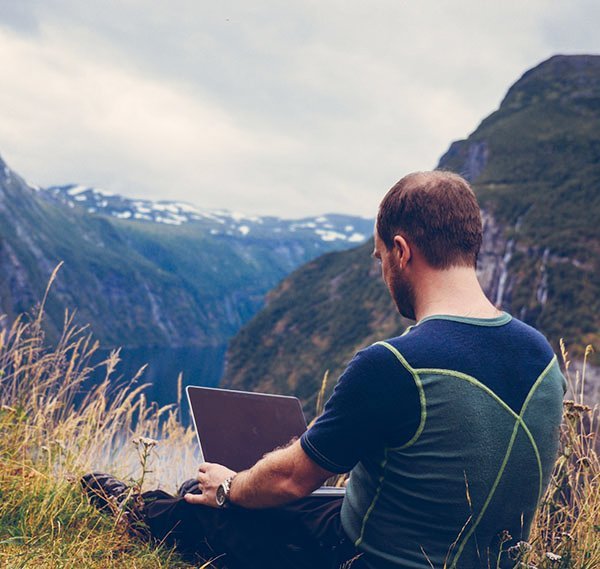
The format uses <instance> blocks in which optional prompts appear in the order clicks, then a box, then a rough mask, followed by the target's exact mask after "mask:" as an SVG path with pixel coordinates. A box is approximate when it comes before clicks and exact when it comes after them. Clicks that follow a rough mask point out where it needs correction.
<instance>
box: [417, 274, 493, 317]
mask: <svg viewBox="0 0 600 569" xmlns="http://www.w3.org/2000/svg"><path fill="white" fill-rule="evenodd" d="M420 277H421V278H419V280H418V283H416V284H415V316H416V320H417V322H418V321H419V320H422V319H423V318H427V317H428V316H434V315H439V314H446V315H452V316H463V317H471V318H495V317H497V316H499V315H500V314H502V312H501V311H500V310H498V309H497V308H496V307H495V306H494V305H493V304H492V303H491V302H490V301H489V300H488V298H487V297H486V296H485V294H484V292H483V290H482V289H481V285H480V284H479V281H478V280H477V275H476V274H475V270H474V269H472V268H469V267H451V268H450V269H446V270H443V271H440V270H431V269H429V270H426V271H425V274H423V275H420Z"/></svg>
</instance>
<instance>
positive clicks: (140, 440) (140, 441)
mask: <svg viewBox="0 0 600 569" xmlns="http://www.w3.org/2000/svg"><path fill="white" fill-rule="evenodd" d="M131 442H132V443H133V444H134V445H135V446H136V447H137V446H139V445H142V446H144V447H147V448H152V447H155V446H156V445H157V444H158V441H156V440H154V439H151V438H149V437H136V438H135V439H133V440H132V441H131Z"/></svg>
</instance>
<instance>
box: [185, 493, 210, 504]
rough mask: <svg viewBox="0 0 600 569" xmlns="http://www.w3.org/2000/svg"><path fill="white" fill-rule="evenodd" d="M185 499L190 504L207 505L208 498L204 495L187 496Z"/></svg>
mask: <svg viewBox="0 0 600 569" xmlns="http://www.w3.org/2000/svg"><path fill="white" fill-rule="evenodd" d="M183 499H184V500H185V501H186V502H187V503H188V504H200V505H202V504H206V498H204V494H185V495H184V496H183Z"/></svg>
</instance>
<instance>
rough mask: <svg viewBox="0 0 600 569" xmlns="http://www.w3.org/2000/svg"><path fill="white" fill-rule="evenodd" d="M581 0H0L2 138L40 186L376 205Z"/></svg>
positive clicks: (472, 123)
mask: <svg viewBox="0 0 600 569" xmlns="http://www.w3.org/2000/svg"><path fill="white" fill-rule="evenodd" d="M599 21H600V3H598V2H597V1H596V0H570V1H567V0H555V1H549V0H527V1H525V2H524V1H515V0H507V1H504V2H494V3H492V2H481V1H476V0H452V1H445V0H425V1H420V2H417V1H413V2H408V1H401V0H390V1H383V0H381V1H373V2H368V3H367V2H354V1H351V2H349V1H346V2H342V1H339V2H338V1H326V0H321V1H319V2H317V1H303V2H275V1H272V2H271V1H262V2H261V1H257V2H253V3H249V2H244V1H236V2H234V1H230V2H227V1H221V2H214V1H211V2H205V1H204V0H187V1H186V0H171V1H170V2H164V1H158V0H155V1H150V0H143V1H142V0H127V1H125V0H120V1H116V0H115V1H110V0H104V1H103V2H81V0H63V1H58V0H39V1H33V0H32V1H27V0H21V1H18V2H16V1H14V0H0V154H1V155H2V156H3V157H4V159H5V160H6V161H7V162H8V163H9V165H10V166H11V167H12V168H13V169H15V170H16V171H17V172H18V173H20V174H21V175H23V176H24V177H25V178H26V179H27V180H28V181H29V182H31V183H33V184H37V185H40V186H46V185H51V184H60V183H68V182H77V183H82V184H88V185H94V186H99V187H102V188H105V189H108V190H111V191H114V192H118V193H122V194H124V195H128V196H134V197H146V198H150V199H179V200H186V201H189V202H192V203H195V204H197V205H200V206H204V207H211V208H219V207H225V208H228V209H236V210H241V211H245V212H248V213H259V214H278V215H283V216H288V217H297V216H300V215H305V214H316V213H324V212H333V211H335V212H349V213H355V214H361V215H374V212H375V209H376V207H377V204H378V202H379V199H380V198H381V196H382V194H383V193H384V192H385V191H386V190H387V188H388V187H389V186H390V185H392V184H393V183H394V182H395V181H396V180H397V179H398V178H400V177H401V176H402V175H403V174H405V173H407V172H409V171H413V170H417V169H430V168H432V167H434V166H435V165H436V163H437V160H438V159H439V157H440V156H441V154H443V152H444V151H445V150H446V149H447V147H448V145H449V144H450V142H451V141H452V140H456V139H459V138H464V137H466V136H467V135H468V134H469V133H470V132H472V131H473V130H474V129H475V128H476V127H477V125H478V123H479V122H480V121H481V119H483V118H484V117H485V116H486V115H488V114H489V113H490V112H492V111H493V110H494V109H495V108H497V106H498V104H499V103H500V101H501V99H502V97H503V96H504V94H505V92H506V90H507V89H508V87H509V86H510V85H511V84H512V83H514V82H515V81H516V80H517V79H518V78H519V77H520V76H521V75H522V74H523V73H524V72H525V71H526V70H527V69H529V68H531V67H533V66H535V65H537V64H538V63H540V62H541V61H542V60H544V59H547V58H548V57H550V56H551V55H554V54H556V53H600V34H598V22H599Z"/></svg>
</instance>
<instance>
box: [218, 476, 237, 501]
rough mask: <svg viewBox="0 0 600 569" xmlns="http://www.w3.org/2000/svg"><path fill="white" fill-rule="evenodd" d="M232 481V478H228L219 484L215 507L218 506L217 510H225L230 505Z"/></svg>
mask: <svg viewBox="0 0 600 569" xmlns="http://www.w3.org/2000/svg"><path fill="white" fill-rule="evenodd" d="M233 479H234V476H230V477H229V478H227V479H226V480H224V481H223V482H222V483H221V484H219V487H218V488H217V506H219V508H226V507H227V506H228V505H229V503H230V500H229V493H230V492H231V481H232V480H233Z"/></svg>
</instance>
